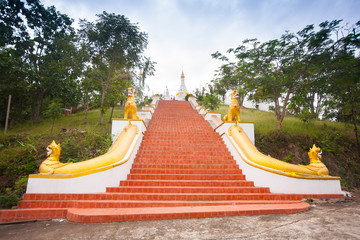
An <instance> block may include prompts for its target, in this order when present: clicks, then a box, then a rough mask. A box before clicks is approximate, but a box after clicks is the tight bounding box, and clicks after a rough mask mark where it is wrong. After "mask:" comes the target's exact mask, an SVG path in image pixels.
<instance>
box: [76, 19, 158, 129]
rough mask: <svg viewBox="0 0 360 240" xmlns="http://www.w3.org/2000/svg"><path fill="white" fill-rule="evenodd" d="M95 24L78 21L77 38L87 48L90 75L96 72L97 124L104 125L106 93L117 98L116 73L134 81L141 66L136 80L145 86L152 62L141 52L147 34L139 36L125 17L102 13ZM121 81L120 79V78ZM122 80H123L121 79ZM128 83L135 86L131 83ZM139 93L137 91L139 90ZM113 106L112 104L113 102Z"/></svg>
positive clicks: (133, 25) (136, 29)
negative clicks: (141, 68) (115, 87)
mask: <svg viewBox="0 0 360 240" xmlns="http://www.w3.org/2000/svg"><path fill="white" fill-rule="evenodd" d="M97 17H98V20H97V21H96V22H88V21H86V20H81V22H80V26H81V30H80V36H81V38H82V40H83V43H84V44H85V45H86V47H87V49H88V51H89V53H90V55H91V56H92V58H91V64H92V71H94V72H96V73H97V74H96V75H97V77H95V81H97V82H98V86H99V87H100V88H99V92H100V95H101V97H100V108H101V111H100V124H103V123H104V121H103V115H104V113H105V112H106V110H107V108H108V103H107V102H106V98H107V96H108V95H109V94H110V93H109V92H110V91H111V90H113V93H114V94H115V96H116V94H119V91H116V90H114V86H116V84H114V80H116V79H118V78H116V76H115V75H116V73H117V72H121V73H125V74H126V75H127V77H126V79H127V80H133V79H136V78H137V77H134V75H136V74H134V73H131V71H134V68H136V67H139V66H143V67H144V69H143V72H142V74H141V76H140V77H139V78H138V80H139V82H140V83H141V84H140V85H142V86H143V85H144V78H145V76H146V74H152V72H153V70H154V68H153V62H151V60H150V59H149V58H145V62H143V60H144V58H143V52H144V50H145V49H146V46H147V34H146V33H144V32H141V31H140V29H139V27H138V26H137V25H136V24H133V23H131V22H130V21H129V19H128V18H126V17H125V16H124V15H115V14H113V13H110V14H109V13H107V12H103V13H102V14H98V15H97ZM120 79H121V78H120ZM121 80H122V79H121ZM131 83H133V84H134V83H135V82H134V81H131ZM138 90H139V89H138ZM112 102H113V101H112Z"/></svg>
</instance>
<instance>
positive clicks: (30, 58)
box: [0, 0, 84, 122]
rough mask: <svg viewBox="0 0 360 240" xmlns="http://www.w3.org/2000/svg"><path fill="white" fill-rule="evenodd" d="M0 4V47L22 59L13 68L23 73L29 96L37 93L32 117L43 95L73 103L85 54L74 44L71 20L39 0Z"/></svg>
mask: <svg viewBox="0 0 360 240" xmlns="http://www.w3.org/2000/svg"><path fill="white" fill-rule="evenodd" d="M0 7H1V13H2V15H1V21H0V28H1V29H2V30H4V32H3V34H2V39H1V44H2V45H1V47H2V48H3V49H2V50H3V51H4V50H5V49H6V50H8V53H9V52H11V55H8V56H10V57H11V58H12V59H13V60H14V59H16V60H17V61H18V62H19V63H21V64H19V66H13V68H20V69H21V72H23V73H25V74H24V75H25V76H24V78H23V79H22V80H21V82H23V83H24V85H27V87H28V88H30V89H31V90H32V96H31V99H33V95H35V96H36V98H35V101H33V102H34V110H33V121H34V122H37V121H38V120H39V118H40V109H41V106H42V102H43V100H44V98H45V97H46V96H48V97H50V98H62V99H63V102H64V104H67V103H69V104H71V103H74V102H75V101H74V100H76V98H75V97H74V96H77V95H78V94H77V89H78V88H77V85H78V83H77V82H76V79H77V77H78V76H79V75H80V73H81V71H82V69H83V62H84V60H83V57H84V55H83V54H81V53H82V52H83V51H81V50H80V51H79V50H78V49H77V46H76V45H75V42H76V36H75V32H74V29H73V28H72V26H71V24H72V20H71V19H70V18H69V17H68V16H67V15H64V14H61V13H60V12H58V11H56V9H55V7H54V6H51V7H48V8H45V7H44V6H43V5H42V4H41V3H40V1H39V0H27V1H20V0H7V1H2V2H1V5H0ZM30 33H31V34H30ZM13 71H16V70H15V69H14V70H13ZM18 72H20V71H18ZM11 80H12V79H9V78H8V79H6V80H5V81H6V82H10V81H11Z"/></svg>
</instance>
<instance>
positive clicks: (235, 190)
mask: <svg viewBox="0 0 360 240" xmlns="http://www.w3.org/2000/svg"><path fill="white" fill-rule="evenodd" d="M106 192H116V193H215V194H218V193H229V194H232V193H269V192H270V191H269V189H268V188H255V187H242V188H225V187H224V188H183V187H170V188H165V187H158V188H146V187H113V188H107V189H106Z"/></svg>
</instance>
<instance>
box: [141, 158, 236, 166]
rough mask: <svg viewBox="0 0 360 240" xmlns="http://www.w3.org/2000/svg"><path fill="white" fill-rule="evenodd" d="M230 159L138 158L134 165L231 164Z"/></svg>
mask: <svg viewBox="0 0 360 240" xmlns="http://www.w3.org/2000/svg"><path fill="white" fill-rule="evenodd" d="M232 161H234V160H232V159H223V160H219V159H218V158H207V159H204V158H199V157H196V158H194V159H191V158H187V159H185V158H182V159H172V158H162V157H157V158H156V157H153V158H138V159H135V161H134V162H135V163H136V164H196V165H197V164H225V165H226V164H233V163H234V162H232Z"/></svg>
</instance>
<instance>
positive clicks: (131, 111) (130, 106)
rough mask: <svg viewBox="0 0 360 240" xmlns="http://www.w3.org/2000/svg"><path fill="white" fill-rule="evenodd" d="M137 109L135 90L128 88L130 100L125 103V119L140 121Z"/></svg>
mask: <svg viewBox="0 0 360 240" xmlns="http://www.w3.org/2000/svg"><path fill="white" fill-rule="evenodd" d="M136 111H137V108H136V104H135V92H134V90H133V89H131V88H128V99H127V101H126V103H125V113H124V119H130V120H135V119H139V116H138V115H137V114H136Z"/></svg>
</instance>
